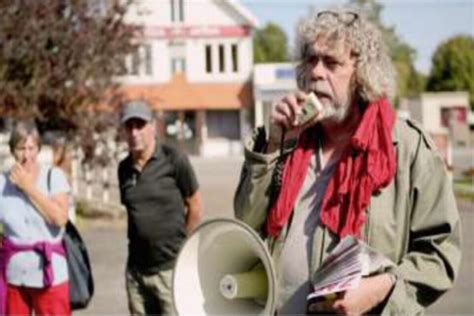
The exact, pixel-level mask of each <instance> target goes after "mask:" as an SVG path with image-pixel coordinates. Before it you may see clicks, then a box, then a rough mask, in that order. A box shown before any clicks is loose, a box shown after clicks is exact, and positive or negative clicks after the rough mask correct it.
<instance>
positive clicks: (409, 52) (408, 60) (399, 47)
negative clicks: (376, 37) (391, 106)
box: [349, 0, 425, 102]
mask: <svg viewBox="0 0 474 316" xmlns="http://www.w3.org/2000/svg"><path fill="white" fill-rule="evenodd" d="M349 5H350V6H352V7H355V8H357V9H359V10H360V11H362V12H364V13H365V14H366V15H367V17H368V19H369V20H370V21H372V22H373V23H375V24H376V25H377V26H379V27H380V29H381V31H382V34H383V36H384V39H385V42H386V44H387V46H388V49H389V51H390V54H391V56H392V60H393V63H394V66H395V69H396V71H397V100H396V102H398V99H399V98H401V97H405V96H412V95H416V94H418V93H420V92H421V91H423V90H424V82H425V80H424V78H423V75H422V74H420V73H418V72H417V71H416V69H415V66H414V60H415V58H416V51H415V49H413V48H412V47H411V46H410V45H408V44H407V43H405V42H403V40H401V39H400V37H399V36H398V35H397V33H396V31H395V28H394V27H392V26H390V27H389V26H386V25H384V24H383V22H382V17H381V14H382V11H383V9H384V6H383V5H382V4H380V3H378V2H377V1H376V0H350V1H349Z"/></svg>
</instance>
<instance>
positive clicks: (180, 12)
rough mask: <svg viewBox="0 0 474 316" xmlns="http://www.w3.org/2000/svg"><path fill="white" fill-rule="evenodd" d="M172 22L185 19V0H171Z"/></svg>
mask: <svg viewBox="0 0 474 316" xmlns="http://www.w3.org/2000/svg"><path fill="white" fill-rule="evenodd" d="M170 8H171V22H183V21H184V0H170Z"/></svg>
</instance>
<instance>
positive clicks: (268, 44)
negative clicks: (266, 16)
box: [253, 23, 288, 63]
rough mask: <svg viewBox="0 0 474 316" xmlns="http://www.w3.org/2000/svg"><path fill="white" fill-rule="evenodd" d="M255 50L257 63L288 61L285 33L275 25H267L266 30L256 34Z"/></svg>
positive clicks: (263, 29) (260, 30) (254, 39)
mask: <svg viewBox="0 0 474 316" xmlns="http://www.w3.org/2000/svg"><path fill="white" fill-rule="evenodd" d="M253 50H254V62H255V63H270V62H285V61H288V47H287V38H286V34H285V32H284V31H283V30H282V29H281V28H280V27H279V26H278V25H276V24H274V23H268V24H266V25H265V27H264V28H262V29H259V30H257V31H256V32H255V34H254V38H253Z"/></svg>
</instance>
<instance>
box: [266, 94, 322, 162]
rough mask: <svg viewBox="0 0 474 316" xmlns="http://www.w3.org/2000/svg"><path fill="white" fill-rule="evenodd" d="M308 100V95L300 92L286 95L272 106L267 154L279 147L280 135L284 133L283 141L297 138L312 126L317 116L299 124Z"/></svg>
mask: <svg viewBox="0 0 474 316" xmlns="http://www.w3.org/2000/svg"><path fill="white" fill-rule="evenodd" d="M307 99H308V95H307V94H306V93H304V92H302V91H296V92H295V93H292V94H288V95H286V96H285V97H283V98H282V99H281V100H279V101H277V102H276V103H274V104H273V106H272V112H271V115H270V135H269V140H268V146H267V153H271V152H274V151H275V150H277V149H278V148H279V147H280V142H281V135H282V133H283V131H284V132H285V139H284V141H286V140H289V139H293V138H297V137H298V136H299V134H300V133H301V132H302V131H303V130H304V129H306V128H307V127H309V126H311V125H313V124H314V123H315V122H316V121H317V118H318V117H319V115H316V117H313V118H311V119H310V120H308V121H305V122H301V121H300V120H299V119H298V118H299V117H300V116H301V111H302V108H303V106H304V104H305V102H306V100H307Z"/></svg>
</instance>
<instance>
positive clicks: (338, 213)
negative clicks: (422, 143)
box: [267, 99, 396, 238]
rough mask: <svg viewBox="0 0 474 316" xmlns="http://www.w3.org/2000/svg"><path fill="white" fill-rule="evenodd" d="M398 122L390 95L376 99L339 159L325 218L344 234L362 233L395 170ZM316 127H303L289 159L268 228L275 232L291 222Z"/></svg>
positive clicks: (323, 209) (326, 198)
mask: <svg viewBox="0 0 474 316" xmlns="http://www.w3.org/2000/svg"><path fill="white" fill-rule="evenodd" d="M394 124H395V111H394V110H393V109H392V107H391V105H390V103H389V102H388V101H387V100H386V99H380V100H378V101H376V102H373V103H370V104H369V105H368V106H367V108H366V110H365V112H364V114H363V116H362V120H361V122H360V123H359V126H358V127H357V130H356V132H355V134H354V136H352V138H351V141H350V143H349V145H348V146H347V148H346V149H345V150H344V152H343V153H342V155H341V158H340V160H339V162H338V163H337V166H336V168H335V170H334V173H333V175H332V177H331V180H330V181H329V183H328V186H327V189H326V192H325V194H324V197H323V201H322V205H321V211H320V220H321V222H322V223H323V224H324V225H325V226H326V227H327V228H328V229H329V230H330V231H332V232H333V233H335V234H337V235H338V236H339V237H341V238H342V237H344V236H346V235H355V236H360V229H361V227H362V225H363V224H364V222H365V212H364V211H365V209H366V208H367V206H368V204H369V201H370V197H371V195H372V193H374V192H377V191H378V190H380V189H381V188H383V187H385V186H387V185H388V184H389V183H390V181H391V180H392V178H393V177H394V175H395V170H396V158H395V151H394V149H393V144H392V134H391V133H392V128H393V125H394ZM314 132H315V129H314V128H311V129H308V130H306V131H305V132H303V134H302V135H301V136H300V138H299V140H298V144H297V146H296V149H295V150H294V151H293V153H292V154H291V155H290V157H288V159H287V161H286V163H285V166H284V170H283V179H282V186H281V188H282V190H281V191H280V194H279V196H278V199H277V201H276V203H275V205H274V206H273V208H272V209H271V210H270V214H269V216H268V220H267V232H268V234H270V235H271V236H273V237H277V236H278V234H279V233H280V230H281V228H282V227H283V226H284V225H285V224H286V223H287V221H288V218H289V217H290V215H291V212H292V211H293V208H294V206H295V202H296V198H297V197H298V193H299V191H300V190H301V187H302V185H303V182H304V180H305V177H306V174H307V173H308V166H309V161H310V159H311V156H312V154H313V153H314V151H315V147H316V142H315V134H314Z"/></svg>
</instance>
